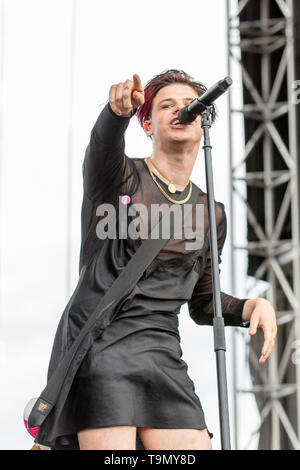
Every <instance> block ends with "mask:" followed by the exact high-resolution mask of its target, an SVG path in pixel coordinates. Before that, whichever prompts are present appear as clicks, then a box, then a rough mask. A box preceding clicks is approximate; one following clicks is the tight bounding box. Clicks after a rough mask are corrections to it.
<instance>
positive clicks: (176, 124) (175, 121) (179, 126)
mask: <svg viewBox="0 0 300 470" xmlns="http://www.w3.org/2000/svg"><path fill="white" fill-rule="evenodd" d="M171 126H176V127H178V128H185V127H187V126H188V124H182V122H180V121H179V120H178V119H175V120H174V121H171Z"/></svg>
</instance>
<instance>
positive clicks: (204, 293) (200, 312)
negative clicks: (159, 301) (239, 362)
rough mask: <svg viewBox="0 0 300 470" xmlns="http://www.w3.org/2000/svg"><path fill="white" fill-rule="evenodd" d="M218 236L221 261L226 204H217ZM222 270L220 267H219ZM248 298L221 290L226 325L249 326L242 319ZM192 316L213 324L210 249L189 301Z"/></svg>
mask: <svg viewBox="0 0 300 470" xmlns="http://www.w3.org/2000/svg"><path fill="white" fill-rule="evenodd" d="M215 207H216V221H217V237H218V261H219V264H220V263H221V261H222V260H221V254H222V250H223V246H224V243H225V239H226V233H227V219H226V213H225V209H224V204H222V203H218V204H217V205H216V206H215ZM219 272H220V269H219ZM247 300H248V299H239V298H237V297H233V296H231V295H228V294H226V293H224V292H221V305H222V314H223V316H224V323H225V326H242V327H245V326H248V322H244V321H243V319H242V312H243V307H244V304H245V302H246V301H247ZM188 308H189V313H190V316H191V318H192V319H193V320H194V321H195V322H196V323H197V324H199V325H212V324H213V315H214V304H213V288H212V266H211V254H210V250H208V252H207V258H206V265H205V270H204V273H203V275H202V276H201V277H200V279H199V281H198V282H197V284H196V286H195V288H194V291H193V295H192V298H191V299H190V301H189V302H188Z"/></svg>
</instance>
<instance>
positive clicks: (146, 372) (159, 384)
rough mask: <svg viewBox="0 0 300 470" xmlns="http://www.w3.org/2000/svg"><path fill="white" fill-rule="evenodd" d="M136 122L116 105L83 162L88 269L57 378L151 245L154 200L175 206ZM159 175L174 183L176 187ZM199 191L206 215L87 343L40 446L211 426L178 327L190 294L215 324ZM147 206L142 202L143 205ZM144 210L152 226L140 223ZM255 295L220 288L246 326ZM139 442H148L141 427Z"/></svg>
mask: <svg viewBox="0 0 300 470" xmlns="http://www.w3.org/2000/svg"><path fill="white" fill-rule="evenodd" d="M129 122H130V118H124V117H119V116H117V115H116V114H115V113H114V112H113V111H112V109H111V108H110V105H109V104H107V105H106V106H105V107H104V109H103V110H102V112H101V114H100V116H99V117H98V119H97V121H96V123H95V126H94V127H93V130H92V132H91V138H90V142H89V145H88V147H87V150H86V154H85V158H84V163H83V203H82V243H81V251H80V266H79V273H80V276H79V281H78V284H77V286H76V289H75V291H74V293H73V295H72V297H71V298H70V300H69V302H68V304H67V306H66V308H65V310H64V312H63V315H62V317H61V320H60V323H59V325H58V328H57V332H56V336H55V339H54V344H53V350H52V355H51V358H50V364H49V369H48V379H49V378H50V377H51V375H52V373H53V371H54V370H55V369H56V367H57V365H58V364H59V362H60V360H61V359H62V357H63V356H64V354H65V352H66V351H67V349H68V348H69V347H70V345H71V344H72V342H73V341H74V340H75V338H76V336H77V335H78V334H79V332H80V330H81V328H82V327H83V325H84V324H85V322H86V321H87V319H88V318H89V316H90V315H91V313H92V312H93V310H94V308H95V307H96V306H97V304H98V303H99V300H100V299H101V298H102V297H103V295H104V294H105V292H106V291H107V289H109V287H110V286H111V285H112V283H113V281H114V280H115V278H116V277H117V276H118V274H119V273H120V272H121V270H122V269H123V268H124V266H126V264H127V262H128V260H129V259H130V258H131V256H132V255H133V254H134V253H135V251H136V250H137V248H138V247H139V246H140V244H141V243H142V239H143V236H142V235H141V233H145V234H146V233H149V232H150V229H151V227H152V225H151V223H153V219H155V217H156V218H157V220H156V222H157V221H158V218H159V217H160V215H159V213H156V214H154V213H153V212H151V207H154V206H155V205H161V204H168V205H170V204H172V203H171V202H170V201H169V200H168V199H167V198H166V197H165V196H164V194H163V193H162V192H161V191H160V189H159V188H158V187H157V185H156V184H155V182H154V180H153V178H152V176H151V174H150V173H149V170H148V167H147V164H146V163H145V160H144V159H143V158H129V157H128V156H127V155H126V154H125V151H124V149H125V140H124V134H125V131H126V128H127V126H128V124H129ZM156 177H157V181H158V182H159V184H160V185H161V187H162V188H163V189H164V190H165V191H167V185H166V184H165V183H164V182H163V181H162V180H160V179H159V177H158V176H157V175H156ZM189 189H190V188H189V185H188V186H187V187H186V188H185V189H184V190H183V191H181V192H179V191H176V193H175V194H174V195H172V198H173V199H177V200H183V199H185V198H186V196H187V194H188V192H189ZM192 190H193V191H197V192H198V198H197V205H198V207H199V208H200V210H199V212H198V215H197V213H196V210H197V209H196V206H194V208H193V211H192V212H193V216H192V217H191V219H190V220H188V221H186V220H185V221H184V224H185V226H184V230H182V232H181V236H179V235H178V234H177V235H178V236H177V235H176V234H173V235H172V236H171V237H170V239H169V240H168V241H167V242H166V244H165V246H164V247H163V249H162V250H161V251H160V252H159V254H158V255H157V257H156V258H155V259H154V260H153V261H152V262H151V264H150V265H149V266H148V268H147V269H146V270H145V272H144V273H143V275H142V277H141V278H140V280H139V281H138V283H137V284H136V286H135V288H134V289H133V290H132V291H131V293H130V294H129V295H128V296H126V298H124V299H120V302H119V304H118V307H117V309H116V311H115V316H114V319H113V321H112V322H111V323H110V324H109V325H108V326H106V327H105V328H104V329H101V328H100V330H99V329H98V332H97V334H94V336H93V337H92V340H91V339H90V340H89V342H88V343H87V344H86V345H85V346H83V347H82V350H81V351H79V355H78V357H77V361H76V364H74V366H73V367H71V368H70V372H69V374H68V376H67V377H66V381H65V386H64V387H63V389H62V391H61V395H60V398H59V400H58V403H57V404H56V406H55V407H54V408H53V410H52V411H51V413H50V414H49V416H48V417H47V419H46V420H45V421H44V423H43V424H42V425H41V426H40V429H39V432H38V434H37V437H36V442H38V443H39V444H43V445H46V446H50V447H52V448H53V449H78V448H79V446H78V439H77V433H78V432H79V431H81V430H83V429H91V428H98V427H106V426H121V425H127V426H128V425H129V426H136V427H137V428H139V427H149V428H168V429H176V428H177V429H178V428H180V429H205V428H207V425H206V421H205V416H204V411H203V409H202V406H201V403H200V400H199V397H198V396H197V394H196V393H195V387H194V383H193V381H192V380H191V378H190V377H189V374H188V365H187V364H186V363H185V361H184V360H183V359H182V350H181V346H180V334H179V330H178V315H179V313H180V309H181V306H182V305H183V304H184V303H186V302H187V303H188V308H189V314H190V315H191V318H192V319H193V320H194V321H195V323H196V324H198V325H212V322H213V293H212V275H211V260H210V250H209V244H210V243H209V223H208V207H207V195H206V193H204V192H203V191H202V190H201V189H200V188H198V187H197V186H196V185H195V184H194V183H193V185H192ZM124 195H125V196H129V197H130V202H129V204H128V207H127V211H126V217H125V218H124V217H122V224H123V223H124V222H126V227H127V229H128V227H129V226H130V224H132V223H133V221H135V225H134V227H135V228H138V229H139V236H136V235H134V236H129V235H128V233H129V230H127V235H126V236H124V233H125V232H124V226H123V225H122V228H120V227H121V226H120V222H119V221H120V217H119V215H120V207H122V206H120V204H122V202H120V201H121V199H120V198H121V196H124ZM104 204H109V207H114V208H115V209H116V214H117V217H116V220H115V222H116V223H115V231H113V230H111V231H110V232H109V230H108V232H109V233H110V236H107V237H106V238H104V237H103V227H104V226H105V223H104V222H105V217H107V212H104V209H105V208H107V207H108V206H104ZM139 204H142V205H143V208H142V209H140V212H137V211H136V208H137V207H138V205H139ZM155 207H157V206H155ZM215 209H216V223H217V235H218V250H219V263H220V262H221V252H222V248H223V245H224V242H225V238H226V214H225V210H224V205H223V204H222V203H221V202H216V201H215ZM122 210H123V207H122ZM142 213H143V214H142ZM137 214H139V216H140V218H139V223H140V224H141V225H142V226H143V229H144V232H141V230H140V229H141V225H137V224H136V220H137V219H136V217H137ZM199 214H200V215H199ZM107 220H108V219H107ZM99 222H100V223H101V224H102V225H101V224H100V225H99ZM131 227H132V226H131ZM101 230H102V232H101ZM100 232H101V233H100ZM136 232H137V230H136ZM120 233H122V236H120ZM132 233H135V232H134V230H133V231H132V232H131V234H132ZM246 300H247V299H238V298H236V297H232V296H231V295H228V294H226V293H223V292H221V303H222V312H223V316H224V321H225V325H229V326H241V327H245V326H247V324H246V323H243V322H242V310H243V305H244V303H245V301H246ZM209 434H210V436H211V437H212V434H211V433H209ZM137 449H143V445H142V443H141V441H140V439H139V436H138V433H137Z"/></svg>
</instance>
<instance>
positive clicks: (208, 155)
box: [201, 105, 231, 450]
mask: <svg viewBox="0 0 300 470" xmlns="http://www.w3.org/2000/svg"><path fill="white" fill-rule="evenodd" d="M202 106H203V112H201V127H202V129H203V132H204V146H203V149H204V155H205V173H206V187H207V196H208V215H209V227H210V250H211V260H212V285H213V301H214V319H213V331H214V350H215V353H216V362H217V380H218V399H219V419H220V429H221V444H222V450H230V448H231V447H230V428H229V412H228V395H227V378H226V359H225V351H226V344H225V325H224V318H223V316H222V307H221V294H220V273H219V259H218V244H217V228H216V214H215V204H214V200H215V197H214V183H213V171H212V152H211V149H212V146H211V143H210V135H209V130H210V128H211V119H210V114H209V109H208V107H206V106H205V105H202Z"/></svg>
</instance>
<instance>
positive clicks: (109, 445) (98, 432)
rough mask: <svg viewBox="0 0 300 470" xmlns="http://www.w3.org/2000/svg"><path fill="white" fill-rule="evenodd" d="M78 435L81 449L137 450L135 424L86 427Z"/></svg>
mask: <svg viewBox="0 0 300 470" xmlns="http://www.w3.org/2000/svg"><path fill="white" fill-rule="evenodd" d="M77 436H78V442H79V447H80V450H123V449H125V450H136V427H135V426H110V427H105V428H96V429H84V430H83V431H80V432H78V433H77Z"/></svg>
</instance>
